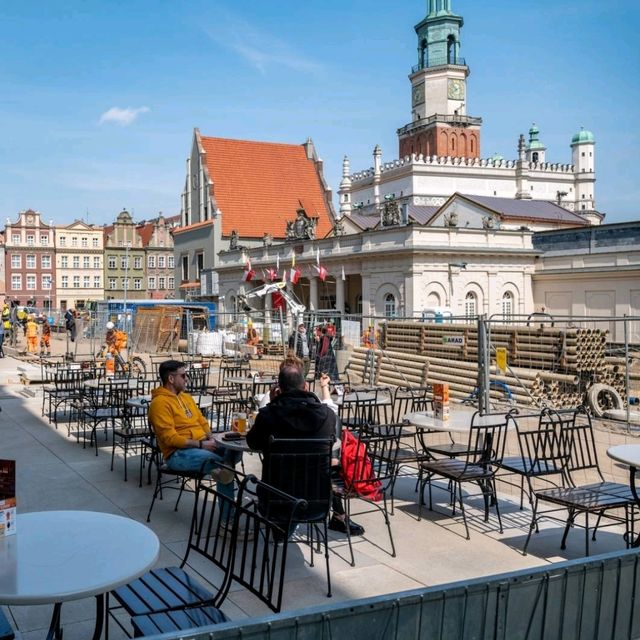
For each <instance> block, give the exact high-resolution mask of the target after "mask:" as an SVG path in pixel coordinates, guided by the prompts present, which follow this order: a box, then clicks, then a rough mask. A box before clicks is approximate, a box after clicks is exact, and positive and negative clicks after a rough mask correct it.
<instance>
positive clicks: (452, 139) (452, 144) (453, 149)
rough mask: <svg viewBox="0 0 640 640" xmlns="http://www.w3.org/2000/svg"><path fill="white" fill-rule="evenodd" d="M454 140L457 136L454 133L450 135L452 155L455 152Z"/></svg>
mask: <svg viewBox="0 0 640 640" xmlns="http://www.w3.org/2000/svg"><path fill="white" fill-rule="evenodd" d="M456 140H457V137H456V134H455V133H454V134H453V135H452V136H451V154H452V155H454V154H455V152H456Z"/></svg>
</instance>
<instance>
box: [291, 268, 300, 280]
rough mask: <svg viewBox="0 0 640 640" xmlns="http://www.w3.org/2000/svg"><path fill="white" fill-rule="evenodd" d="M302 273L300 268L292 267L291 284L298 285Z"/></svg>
mask: <svg viewBox="0 0 640 640" xmlns="http://www.w3.org/2000/svg"><path fill="white" fill-rule="evenodd" d="M300 275H301V271H300V269H299V268H298V267H291V270H290V271H289V282H290V283H291V284H298V280H300Z"/></svg>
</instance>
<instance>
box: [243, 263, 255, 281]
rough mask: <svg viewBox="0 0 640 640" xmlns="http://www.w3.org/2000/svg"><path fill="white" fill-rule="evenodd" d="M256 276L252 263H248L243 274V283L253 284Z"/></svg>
mask: <svg viewBox="0 0 640 640" xmlns="http://www.w3.org/2000/svg"><path fill="white" fill-rule="evenodd" d="M255 275H256V272H255V271H254V270H253V269H252V268H251V262H250V261H248V262H247V264H246V265H245V268H244V271H243V272H242V282H251V281H252V280H253V279H254V277H255Z"/></svg>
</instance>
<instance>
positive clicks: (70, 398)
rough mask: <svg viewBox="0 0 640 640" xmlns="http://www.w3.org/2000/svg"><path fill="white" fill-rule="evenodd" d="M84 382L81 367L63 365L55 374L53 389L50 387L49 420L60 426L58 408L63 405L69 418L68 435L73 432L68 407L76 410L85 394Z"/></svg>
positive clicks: (67, 418) (72, 410) (66, 417)
mask: <svg viewBox="0 0 640 640" xmlns="http://www.w3.org/2000/svg"><path fill="white" fill-rule="evenodd" d="M83 383H84V375H83V373H82V371H81V370H80V368H79V367H78V368H74V369H69V368H65V367H61V368H59V369H58V370H57V371H56V372H55V374H54V378H53V389H49V390H48V393H47V395H48V398H49V411H48V416H49V422H53V423H54V424H55V427H56V429H57V428H58V410H59V409H60V408H61V407H62V408H63V409H64V415H65V419H66V420H67V435H70V433H71V426H70V425H71V414H70V415H67V409H71V413H73V412H74V410H75V407H76V403H77V401H79V400H81V399H82V396H83Z"/></svg>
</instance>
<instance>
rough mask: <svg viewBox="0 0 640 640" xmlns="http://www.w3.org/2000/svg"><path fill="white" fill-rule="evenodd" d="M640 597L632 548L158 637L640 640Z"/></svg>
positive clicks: (639, 568) (194, 639) (199, 639)
mask: <svg viewBox="0 0 640 640" xmlns="http://www.w3.org/2000/svg"><path fill="white" fill-rule="evenodd" d="M638 593H640V563H639V556H638V552H637V551H635V550H631V551H624V552H620V553H611V554H606V555H602V556H595V557H592V558H590V559H588V560H587V559H585V560H572V561H568V562H562V563H558V564H554V565H546V566H543V567H539V568H536V569H530V570H527V571H519V572H515V573H508V574H503V575H497V576H492V577H489V578H481V579H477V580H473V581H470V582H467V583H454V584H445V585H440V586H438V587H429V588H425V589H419V590H414V591H407V592H403V593H396V594H390V595H386V596H380V597H377V598H366V599H363V600H351V601H348V602H342V603H339V604H332V605H327V606H324V607H314V608H310V609H303V610H299V611H291V612H285V613H281V614H278V615H274V616H266V617H263V618H258V619H248V620H247V619H245V620H240V621H237V622H230V623H226V624H221V625H217V626H213V627H207V628H206V629H205V628H203V629H199V630H194V631H193V632H192V633H185V632H182V633H180V634H165V635H163V636H155V638H156V640H159V639H160V638H165V639H167V640H169V639H172V640H174V639H177V638H182V639H184V640H187V639H188V640H222V639H225V640H227V639H229V640H231V639H233V640H240V639H241V640H258V639H260V640H264V639H269V640H294V639H295V640H331V639H335V640H343V639H347V640H396V639H398V640H412V639H414V638H415V639H424V640H431V639H434V640H436V639H437V640H449V639H451V640H454V639H455V640H489V639H491V640H514V639H517V640H566V639H568V638H570V639H571V640H574V639H575V640H581V639H583V638H584V639H587V638H588V639H598V640H599V639H604V638H607V639H611V640H628V639H629V638H640V607H636V606H634V604H635V600H636V597H637V596H638Z"/></svg>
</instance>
